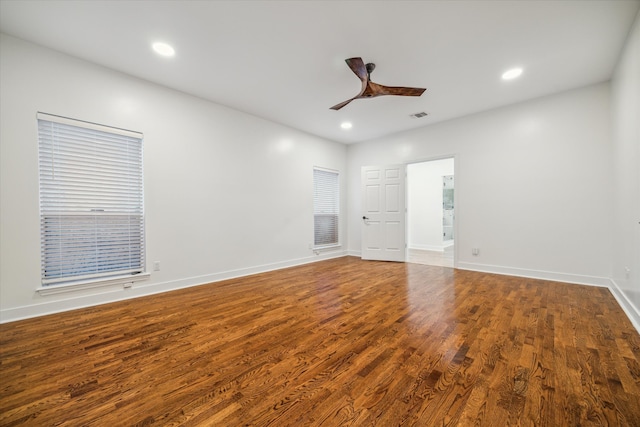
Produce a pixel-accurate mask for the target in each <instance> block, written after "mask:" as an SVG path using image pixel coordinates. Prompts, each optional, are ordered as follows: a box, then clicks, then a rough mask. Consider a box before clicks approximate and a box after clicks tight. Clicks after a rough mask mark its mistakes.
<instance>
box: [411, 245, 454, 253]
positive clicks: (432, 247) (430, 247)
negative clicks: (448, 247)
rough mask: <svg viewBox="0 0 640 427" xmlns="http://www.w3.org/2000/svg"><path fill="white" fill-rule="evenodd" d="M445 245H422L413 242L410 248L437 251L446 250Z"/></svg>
mask: <svg viewBox="0 0 640 427" xmlns="http://www.w3.org/2000/svg"><path fill="white" fill-rule="evenodd" d="M444 248H445V246H444V245H421V244H412V245H409V249H417V250H419V251H435V252H444Z"/></svg>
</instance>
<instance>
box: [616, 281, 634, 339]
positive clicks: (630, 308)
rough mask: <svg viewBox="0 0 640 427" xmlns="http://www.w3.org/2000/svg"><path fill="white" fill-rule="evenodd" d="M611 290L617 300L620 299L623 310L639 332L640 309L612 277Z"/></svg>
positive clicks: (619, 302)
mask: <svg viewBox="0 0 640 427" xmlns="http://www.w3.org/2000/svg"><path fill="white" fill-rule="evenodd" d="M609 290H610V291H611V294H613V297H614V298H615V299H616V301H618V304H619V305H620V307H622V310H623V311H624V312H625V314H626V315H627V317H628V318H629V320H630V321H631V324H632V325H633V327H634V328H636V331H638V333H640V310H638V308H637V307H636V306H635V305H633V303H632V302H631V301H630V300H629V298H627V295H626V294H625V293H624V292H623V291H622V289H620V286H618V284H617V283H616V281H615V280H613V279H611V283H610V286H609Z"/></svg>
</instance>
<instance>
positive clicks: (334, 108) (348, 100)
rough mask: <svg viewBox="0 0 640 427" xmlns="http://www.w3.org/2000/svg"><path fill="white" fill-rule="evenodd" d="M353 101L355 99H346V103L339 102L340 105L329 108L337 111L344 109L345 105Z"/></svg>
mask: <svg viewBox="0 0 640 427" xmlns="http://www.w3.org/2000/svg"><path fill="white" fill-rule="evenodd" d="M354 99H356V98H351V99H347V100H346V101H344V102H341V103H340V104H336V105H334V106H333V107H331V108H330V110H339V109H341V108H342V107H344V106H345V105H347V104H348V103H350V102H351V101H353V100H354Z"/></svg>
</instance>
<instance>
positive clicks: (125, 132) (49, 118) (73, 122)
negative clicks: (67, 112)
mask: <svg viewBox="0 0 640 427" xmlns="http://www.w3.org/2000/svg"><path fill="white" fill-rule="evenodd" d="M36 118H37V119H38V120H46V121H48V122H55V123H61V124H63V125H71V126H80V127H83V128H87V129H92V130H97V131H100V132H108V133H117V134H119V135H124V136H130V137H132V138H137V139H144V135H143V134H142V133H140V132H136V131H133V130H127V129H121V128H116V127H113V126H107V125H101V124H98V123H92V122H85V121H84V120H77V119H71V118H69V117H63V116H56V115H54V114H48V113H41V112H37V113H36Z"/></svg>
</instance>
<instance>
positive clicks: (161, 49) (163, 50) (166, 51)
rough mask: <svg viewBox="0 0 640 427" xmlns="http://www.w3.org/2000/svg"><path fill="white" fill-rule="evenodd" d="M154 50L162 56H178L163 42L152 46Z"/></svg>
mask: <svg viewBox="0 0 640 427" xmlns="http://www.w3.org/2000/svg"><path fill="white" fill-rule="evenodd" d="M152 47H153V50H154V51H155V52H156V53H157V54H158V55H162V56H173V55H175V54H176V51H175V50H174V49H173V47H171V46H170V45H168V44H166V43H162V42H156V43H154V44H153V45H152Z"/></svg>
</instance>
